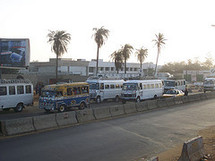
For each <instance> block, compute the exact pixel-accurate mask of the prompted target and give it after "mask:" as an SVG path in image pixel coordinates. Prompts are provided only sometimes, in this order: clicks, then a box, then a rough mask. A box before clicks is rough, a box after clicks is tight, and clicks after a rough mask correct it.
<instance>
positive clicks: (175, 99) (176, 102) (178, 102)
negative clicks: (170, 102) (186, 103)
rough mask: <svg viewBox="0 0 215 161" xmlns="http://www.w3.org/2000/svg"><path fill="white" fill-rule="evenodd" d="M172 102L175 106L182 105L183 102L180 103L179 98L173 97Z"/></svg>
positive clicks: (180, 99)
mask: <svg viewBox="0 0 215 161" xmlns="http://www.w3.org/2000/svg"><path fill="white" fill-rule="evenodd" d="M173 99H174V102H175V104H176V105H179V104H182V103H183V101H182V98H181V97H174V98H173Z"/></svg>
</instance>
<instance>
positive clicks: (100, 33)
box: [93, 26, 109, 75]
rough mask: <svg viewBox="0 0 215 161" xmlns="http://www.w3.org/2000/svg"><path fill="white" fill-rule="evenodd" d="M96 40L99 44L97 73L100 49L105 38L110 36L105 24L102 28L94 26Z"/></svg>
mask: <svg viewBox="0 0 215 161" xmlns="http://www.w3.org/2000/svg"><path fill="white" fill-rule="evenodd" d="M93 31H94V34H93V36H94V40H95V42H96V44H97V57H96V75H97V74H98V62H99V49H100V48H101V47H102V45H104V43H105V39H107V38H108V36H109V30H107V29H105V28H104V27H103V26H102V27H101V28H99V29H98V28H93Z"/></svg>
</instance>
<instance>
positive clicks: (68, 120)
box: [55, 111, 78, 126]
mask: <svg viewBox="0 0 215 161" xmlns="http://www.w3.org/2000/svg"><path fill="white" fill-rule="evenodd" d="M55 117H56V122H57V125H58V126H66V125H73V124H76V123H78V121H77V119H76V113H75V111H71V112H63V113H57V114H56V116H55Z"/></svg>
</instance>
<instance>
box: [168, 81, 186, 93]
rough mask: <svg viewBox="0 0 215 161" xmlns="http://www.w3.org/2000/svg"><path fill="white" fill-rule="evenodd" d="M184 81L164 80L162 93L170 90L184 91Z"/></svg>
mask: <svg viewBox="0 0 215 161" xmlns="http://www.w3.org/2000/svg"><path fill="white" fill-rule="evenodd" d="M185 88H186V81H185V79H180V80H164V93H165V92H166V91H168V90H170V89H179V90H181V91H183V92H184V91H185Z"/></svg>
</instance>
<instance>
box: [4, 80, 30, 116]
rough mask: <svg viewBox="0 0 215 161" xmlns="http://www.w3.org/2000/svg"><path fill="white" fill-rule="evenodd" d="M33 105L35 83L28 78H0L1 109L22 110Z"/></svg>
mask: <svg viewBox="0 0 215 161" xmlns="http://www.w3.org/2000/svg"><path fill="white" fill-rule="evenodd" d="M27 105H33V85H32V84H31V83H30V82H29V81H26V80H0V110H9V109H10V108H13V109H14V111H16V112H21V111H22V110H23V108H24V107H25V106H27Z"/></svg>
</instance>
